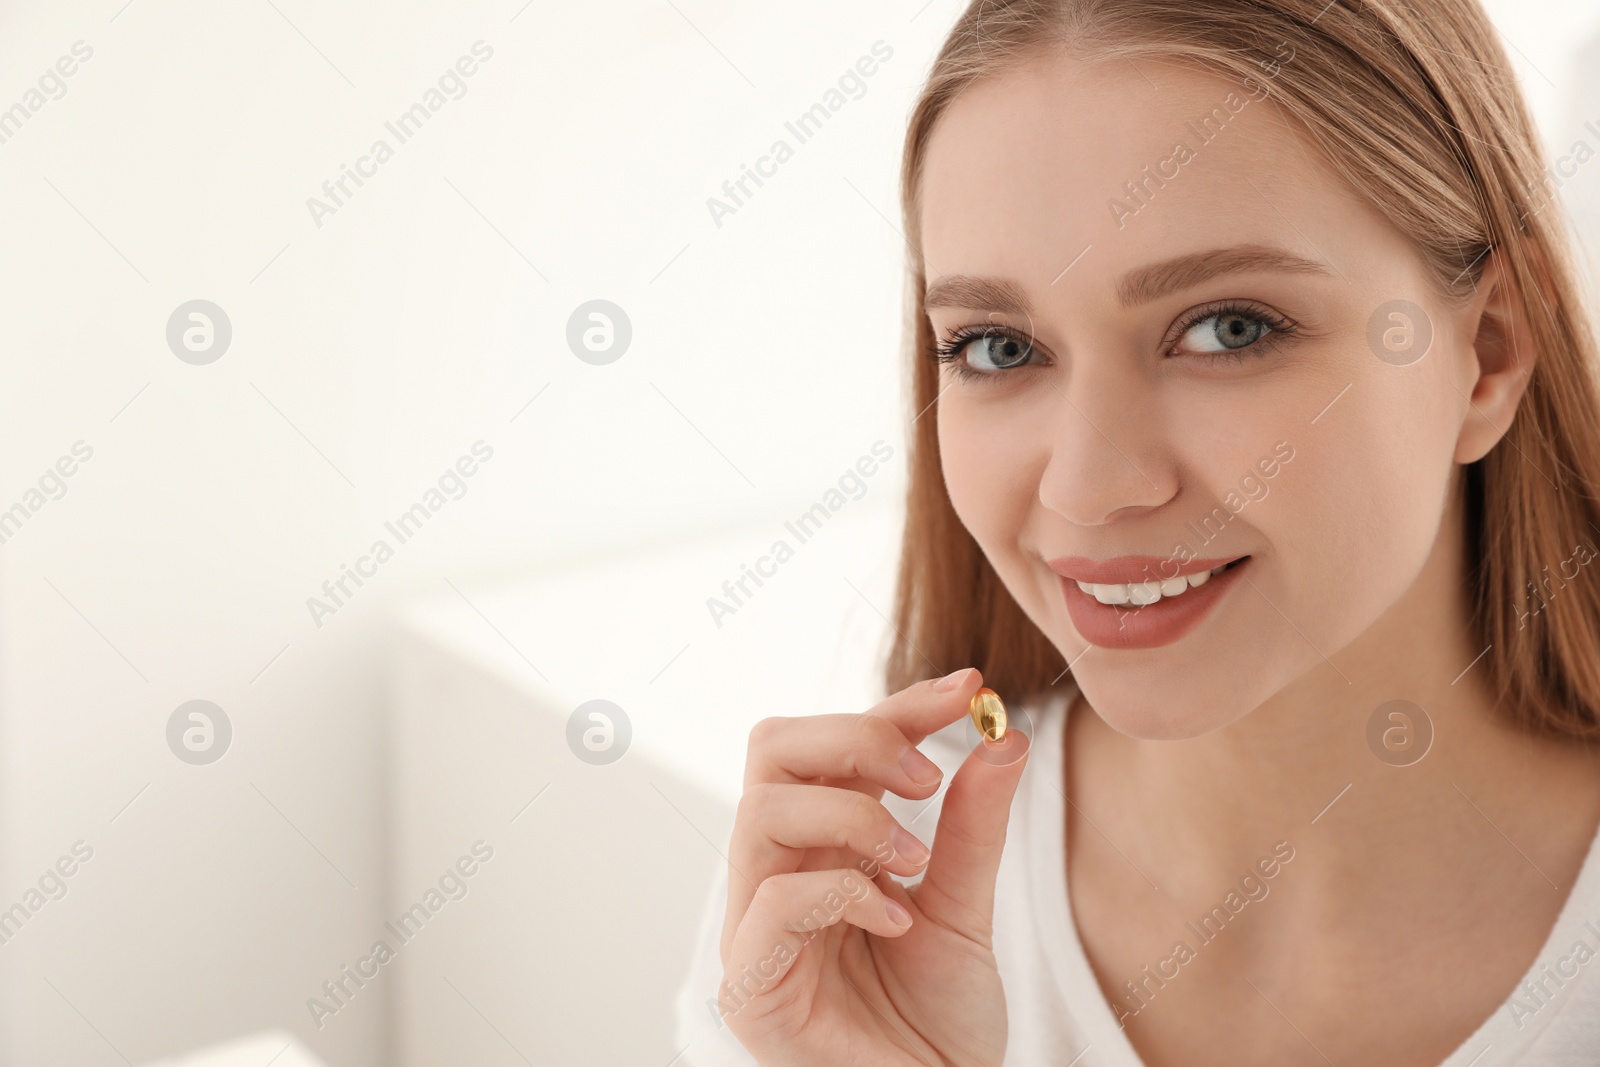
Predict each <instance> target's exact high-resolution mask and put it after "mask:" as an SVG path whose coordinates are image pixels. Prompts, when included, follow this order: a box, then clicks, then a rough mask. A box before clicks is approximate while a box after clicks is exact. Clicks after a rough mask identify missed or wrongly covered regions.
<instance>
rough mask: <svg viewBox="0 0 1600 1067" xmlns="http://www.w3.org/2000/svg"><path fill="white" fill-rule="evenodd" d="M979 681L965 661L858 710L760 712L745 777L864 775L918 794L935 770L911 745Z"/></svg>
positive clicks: (935, 778)
mask: <svg viewBox="0 0 1600 1067" xmlns="http://www.w3.org/2000/svg"><path fill="white" fill-rule="evenodd" d="M982 684H983V676H982V675H981V674H979V672H978V670H977V668H975V667H968V668H966V669H965V670H961V671H957V672H955V673H954V674H950V675H947V676H945V677H944V678H939V679H934V678H930V679H928V680H926V681H922V682H918V683H916V684H915V685H909V686H907V687H906V688H904V689H902V690H900V691H899V692H898V693H895V694H894V695H892V696H890V697H888V698H887V699H885V700H883V701H880V702H879V703H878V704H877V705H875V706H874V707H872V708H870V709H869V710H867V711H866V712H864V713H861V714H857V715H811V716H801V717H783V716H775V717H772V718H768V719H763V720H761V721H760V722H758V723H756V725H755V727H754V728H753V729H752V730H751V731H750V745H749V750H748V752H747V754H746V758H745V784H746V785H747V786H748V785H749V784H750V783H752V782H784V781H789V782H793V781H802V780H815V779H818V778H831V779H844V780H849V779H855V778H864V779H866V780H868V781H871V782H873V783H875V784H877V785H880V786H882V787H883V788H885V789H889V790H892V791H893V792H895V793H899V794H901V795H903V796H909V797H911V798H913V799H923V798H925V797H927V796H930V795H932V793H933V791H934V790H935V789H937V787H938V784H939V778H940V774H939V768H938V767H937V766H935V765H934V764H933V761H931V760H929V759H927V757H925V756H923V755H922V754H921V753H920V752H917V751H916V746H917V745H919V744H921V743H922V741H923V740H924V739H925V738H926V737H927V736H928V735H929V734H931V733H933V732H934V731H935V730H938V729H940V728H942V727H944V726H947V725H949V724H950V723H952V722H955V721H956V720H957V719H959V718H960V717H961V716H962V715H965V714H966V713H967V708H968V705H969V704H970V702H971V700H972V695H973V694H974V693H976V692H977V691H978V688H979V686H981V685H982ZM885 726H889V727H893V728H894V729H892V730H889V729H885ZM902 761H904V762H903V763H902Z"/></svg>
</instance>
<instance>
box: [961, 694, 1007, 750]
mask: <svg viewBox="0 0 1600 1067" xmlns="http://www.w3.org/2000/svg"><path fill="white" fill-rule="evenodd" d="M969 711H970V712H971V715H972V725H974V726H976V727H977V728H978V732H979V733H980V734H982V735H983V736H984V738H985V739H986V740H989V741H998V740H1000V739H1001V738H1002V737H1004V736H1005V735H1006V706H1005V705H1004V704H1002V703H1000V694H998V693H996V692H995V691H994V690H993V689H987V688H985V689H980V690H978V691H977V692H976V693H974V694H972V704H971V706H970V708H969Z"/></svg>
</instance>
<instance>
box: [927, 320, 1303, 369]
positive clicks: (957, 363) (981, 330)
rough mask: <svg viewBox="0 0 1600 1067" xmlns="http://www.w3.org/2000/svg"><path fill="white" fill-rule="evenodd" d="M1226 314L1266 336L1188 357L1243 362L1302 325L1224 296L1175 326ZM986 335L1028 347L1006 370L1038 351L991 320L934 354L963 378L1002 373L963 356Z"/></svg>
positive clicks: (958, 334) (1182, 328) (965, 329)
mask: <svg viewBox="0 0 1600 1067" xmlns="http://www.w3.org/2000/svg"><path fill="white" fill-rule="evenodd" d="M1227 315H1237V316H1239V317H1240V318H1246V319H1254V320H1256V321H1257V322H1260V323H1263V324H1264V325H1266V327H1267V334H1266V336H1265V337H1263V338H1261V339H1260V340H1258V341H1253V342H1251V343H1250V344H1248V345H1245V346H1244V347H1242V348H1234V349H1223V350H1222V351H1220V352H1205V353H1201V354H1200V355H1198V356H1189V357H1186V358H1189V359H1207V360H1212V361H1215V362H1222V363H1230V364H1237V363H1242V362H1244V361H1245V360H1246V359H1252V358H1256V359H1259V358H1261V357H1262V356H1265V355H1266V354H1267V353H1268V352H1270V351H1271V350H1272V349H1273V348H1275V347H1277V345H1279V344H1281V343H1282V342H1283V341H1285V340H1287V339H1288V338H1290V337H1292V336H1293V335H1294V334H1295V332H1296V331H1297V330H1298V328H1299V327H1298V324H1296V323H1294V322H1291V321H1290V320H1288V319H1286V318H1284V317H1282V316H1281V315H1278V314H1276V313H1275V312H1273V311H1271V310H1269V309H1267V308H1266V307H1263V306H1262V305H1259V304H1253V303H1251V302H1249V301H1239V300H1224V301H1220V302H1218V303H1214V304H1206V305H1202V306H1201V307H1198V308H1195V309H1194V310H1193V311H1190V312H1189V313H1188V314H1187V315H1185V316H1184V318H1183V319H1182V320H1181V321H1180V325H1179V326H1178V327H1177V330H1176V337H1178V338H1181V337H1182V336H1183V335H1184V334H1186V333H1188V332H1189V331H1190V330H1192V329H1194V327H1195V326H1197V325H1199V324H1200V323H1202V322H1204V321H1206V320H1207V319H1213V318H1218V317H1222V316H1227ZM986 336H995V337H1001V338H1006V339H1008V340H1014V341H1016V342H1018V343H1019V344H1021V345H1024V346H1026V347H1027V348H1028V349H1029V353H1030V361H1029V362H1027V363H1018V364H1016V365H1014V366H1012V367H1008V368H1006V370H1016V369H1018V368H1020V367H1027V366H1032V365H1033V364H1032V361H1031V354H1032V352H1033V351H1035V349H1034V348H1033V342H1032V340H1031V339H1029V337H1028V336H1027V335H1026V334H1024V333H1023V332H1022V331H1020V330H1016V329H1013V328H1012V327H1009V326H1000V325H996V324H992V323H991V324H987V325H983V326H977V325H971V326H962V327H959V328H957V329H955V330H954V331H952V332H951V333H950V335H949V336H948V337H945V338H941V339H940V340H939V341H938V343H937V344H936V345H935V346H934V352H933V358H934V360H936V361H937V362H939V363H941V364H943V363H949V364H953V365H954V367H955V370H956V373H957V374H958V375H959V376H961V377H962V378H965V379H968V380H973V379H979V378H993V377H995V376H997V375H999V374H1003V373H1005V371H991V370H975V369H973V368H972V367H971V366H969V365H968V364H967V361H966V359H965V358H964V356H963V353H965V351H966V348H967V346H968V345H969V344H971V343H972V342H973V341H976V340H979V339H981V338H983V337H986ZM1174 343H1175V342H1174Z"/></svg>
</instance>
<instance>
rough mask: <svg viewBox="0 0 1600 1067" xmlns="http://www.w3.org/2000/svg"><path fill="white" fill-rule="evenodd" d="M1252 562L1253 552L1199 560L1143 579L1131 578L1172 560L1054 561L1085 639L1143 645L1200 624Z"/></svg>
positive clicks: (1170, 639)
mask: <svg viewBox="0 0 1600 1067" xmlns="http://www.w3.org/2000/svg"><path fill="white" fill-rule="evenodd" d="M1250 562H1251V557H1249V556H1239V557H1237V558H1235V559H1231V560H1230V559H1227V558H1225V557H1224V558H1223V559H1220V560H1219V559H1208V560H1194V561H1191V562H1190V563H1187V564H1184V565H1183V567H1182V568H1181V570H1183V571H1186V572H1187V573H1180V574H1176V575H1174V576H1173V577H1171V578H1157V579H1155V580H1150V579H1148V578H1146V580H1144V581H1130V580H1129V579H1134V578H1142V577H1144V576H1146V575H1150V574H1159V573H1161V572H1162V570H1163V569H1165V570H1171V569H1173V568H1172V563H1171V561H1166V560H1161V559H1159V558H1153V557H1148V556H1121V557H1118V558H1116V559H1108V560H1103V561H1095V560H1089V559H1086V558H1084V557H1081V556H1080V557H1072V558H1066V559H1060V560H1052V561H1050V563H1049V566H1050V569H1051V570H1054V571H1055V572H1056V573H1057V574H1058V575H1059V576H1060V582H1061V595H1062V597H1063V598H1064V599H1065V601H1066V605H1065V606H1066V609H1067V614H1068V615H1069V616H1070V617H1071V619H1072V625H1073V628H1074V629H1076V630H1077V631H1078V634H1079V635H1080V636H1081V637H1082V638H1083V639H1084V640H1085V641H1087V642H1089V644H1091V645H1098V646H1100V647H1101V648H1111V649H1138V648H1159V647H1161V646H1163V645H1170V644H1172V643H1174V642H1176V641H1178V640H1180V639H1181V638H1182V637H1183V636H1184V635H1185V634H1187V633H1189V632H1190V631H1191V630H1193V629H1195V628H1196V627H1198V626H1199V625H1200V624H1201V622H1202V621H1203V620H1204V619H1205V618H1206V617H1207V616H1209V615H1210V614H1211V612H1212V611H1213V610H1215V609H1216V607H1217V605H1218V604H1220V603H1221V601H1222V600H1223V599H1224V598H1225V597H1226V596H1227V594H1228V592H1229V591H1230V590H1231V589H1232V588H1233V587H1234V586H1235V585H1237V584H1238V579H1239V575H1240V574H1242V573H1243V572H1244V570H1245V568H1246V567H1247V566H1248V565H1249V563H1250ZM1117 579H1122V580H1121V581H1118V580H1117Z"/></svg>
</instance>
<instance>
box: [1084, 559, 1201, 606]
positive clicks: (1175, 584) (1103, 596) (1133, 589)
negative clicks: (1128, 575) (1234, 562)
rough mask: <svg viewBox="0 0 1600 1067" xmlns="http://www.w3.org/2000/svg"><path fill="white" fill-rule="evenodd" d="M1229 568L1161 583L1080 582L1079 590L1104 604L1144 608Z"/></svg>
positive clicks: (1169, 579) (1199, 583) (1170, 579)
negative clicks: (1115, 583)
mask: <svg viewBox="0 0 1600 1067" xmlns="http://www.w3.org/2000/svg"><path fill="white" fill-rule="evenodd" d="M1227 567H1228V564H1226V563H1224V564H1223V565H1222V566H1221V567H1212V568H1211V569H1210V570H1208V571H1200V572H1198V573H1196V574H1187V575H1181V576H1179V577H1177V578H1168V579H1166V580H1165V581H1159V582H1124V583H1122V584H1120V585H1097V584H1095V583H1094V582H1079V583H1078V588H1079V589H1082V590H1083V591H1084V592H1085V593H1088V594H1089V595H1090V596H1092V597H1094V598H1095V599H1096V600H1098V601H1100V603H1102V604H1132V605H1134V606H1135V607H1140V608H1142V607H1148V606H1149V605H1151V604H1154V603H1155V602H1156V601H1158V600H1160V599H1161V598H1162V597H1170V596H1177V595H1178V594H1179V593H1182V592H1185V591H1186V590H1189V589H1193V588H1194V587H1195V586H1198V585H1205V584H1206V583H1207V582H1209V581H1210V580H1211V576H1212V575H1213V574H1221V573H1222V572H1223V571H1224V570H1225V569H1227Z"/></svg>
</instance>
